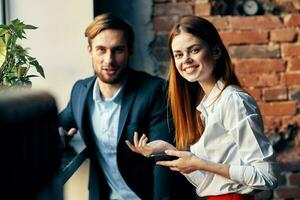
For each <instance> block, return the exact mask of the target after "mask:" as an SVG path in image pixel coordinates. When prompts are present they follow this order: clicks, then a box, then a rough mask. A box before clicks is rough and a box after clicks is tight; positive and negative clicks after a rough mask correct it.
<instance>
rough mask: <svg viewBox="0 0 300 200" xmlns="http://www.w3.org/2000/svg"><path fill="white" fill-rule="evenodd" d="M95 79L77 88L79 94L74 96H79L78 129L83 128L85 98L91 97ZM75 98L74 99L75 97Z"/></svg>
mask: <svg viewBox="0 0 300 200" xmlns="http://www.w3.org/2000/svg"><path fill="white" fill-rule="evenodd" d="M95 79H96V77H94V78H93V79H92V80H90V81H89V82H87V83H86V84H82V85H81V87H80V88H79V92H78V93H76V94H79V95H78V97H77V98H78V109H79V110H78V119H79V122H80V123H79V124H80V126H81V127H79V128H81V129H82V128H83V127H82V125H83V124H84V123H83V120H84V118H83V117H84V113H85V112H84V111H85V110H84V109H85V108H86V103H87V98H88V95H92V92H90V91H91V89H92V86H93V84H94V82H95ZM75 98H76V97H75Z"/></svg>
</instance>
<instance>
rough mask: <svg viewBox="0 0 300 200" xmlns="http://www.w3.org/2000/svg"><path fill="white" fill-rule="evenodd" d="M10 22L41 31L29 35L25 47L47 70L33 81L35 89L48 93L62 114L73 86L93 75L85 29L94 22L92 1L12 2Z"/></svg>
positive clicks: (29, 0)
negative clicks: (55, 101) (33, 27)
mask: <svg viewBox="0 0 300 200" xmlns="http://www.w3.org/2000/svg"><path fill="white" fill-rule="evenodd" d="M8 2H9V17H10V19H15V18H19V19H20V20H21V21H24V22H25V23H26V24H32V25H34V26H37V27H39V28H38V29H36V30H33V31H32V30H28V31H27V38H28V39H27V40H24V42H23V44H24V46H25V47H29V48H30V51H29V52H30V55H32V56H33V57H36V58H37V60H38V61H39V62H40V64H41V65H42V66H43V68H44V70H45V75H46V79H43V78H39V77H38V78H33V79H32V82H33V89H39V90H40V89H41V90H46V91H49V92H50V93H51V94H52V95H54V97H55V98H56V100H57V104H58V107H59V110H61V109H62V108H64V107H65V105H66V104H67V101H68V99H69V96H70V92H71V87H72V85H73V83H74V82H75V81H76V80H77V79H80V78H84V77H87V76H90V75H92V74H93V72H92V66H91V62H90V59H89V57H88V54H87V40H86V38H85V37H84V31H85V28H86V27H87V26H88V24H89V23H90V22H91V21H92V19H93V1H92V0H9V1H8Z"/></svg>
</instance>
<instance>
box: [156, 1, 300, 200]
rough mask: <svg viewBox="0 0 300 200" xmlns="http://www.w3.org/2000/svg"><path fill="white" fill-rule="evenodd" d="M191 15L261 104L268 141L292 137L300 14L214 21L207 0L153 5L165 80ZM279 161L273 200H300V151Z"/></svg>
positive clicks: (293, 149)
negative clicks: (278, 135) (174, 32)
mask: <svg viewBox="0 0 300 200" xmlns="http://www.w3.org/2000/svg"><path fill="white" fill-rule="evenodd" d="M186 14H192V15H199V16H204V17H206V18H207V19H208V20H210V21H211V22H212V23H213V24H214V25H215V26H216V28H217V29H218V30H219V33H220V35H221V37H222V39H223V41H224V43H225V45H226V47H227V49H228V51H229V53H230V55H231V58H232V60H233V63H234V66H235V72H236V74H237V76H238V78H239V80H240V82H241V84H242V86H243V87H244V88H245V89H246V90H247V91H248V92H249V93H250V94H252V95H253V97H254V98H255V99H256V100H257V102H258V105H259V107H260V109H261V112H262V115H263V118H264V124H265V132H266V134H267V135H269V134H271V133H274V132H279V131H282V132H287V126H288V124H294V125H296V126H298V127H299V126H300V115H299V112H300V104H299V102H300V101H299V100H300V14H297V13H293V14H287V15H285V16H275V15H263V16H252V17H245V16H210V14H211V5H210V3H208V1H205V0H154V10H153V25H154V30H155V32H156V39H155V41H154V43H153V44H152V46H151V50H152V53H153V55H154V57H155V58H156V60H157V62H158V63H159V64H160V70H161V71H160V72H158V73H159V75H160V76H163V77H166V76H167V73H168V68H169V66H168V65H169V53H168V48H167V38H168V31H169V30H170V29H171V27H172V26H173V25H174V23H175V22H176V21H177V20H178V19H179V17H180V16H182V15H186ZM298 132H299V129H298ZM278 160H280V161H281V163H282V169H283V171H282V176H281V179H282V180H281V183H280V184H281V186H280V187H279V188H278V189H277V190H276V191H275V192H274V194H273V196H274V197H273V199H286V198H295V199H296V198H297V199H300V187H299V185H300V181H299V180H300V178H299V177H300V174H299V173H300V147H297V146H295V145H294V143H293V141H290V142H289V144H288V145H286V148H285V149H284V150H283V151H282V152H279V153H278ZM298 161H299V162H298ZM291 165H292V166H293V168H292V170H291V168H289V167H287V166H291ZM271 196H272V195H271ZM262 199H266V196H264V197H262Z"/></svg>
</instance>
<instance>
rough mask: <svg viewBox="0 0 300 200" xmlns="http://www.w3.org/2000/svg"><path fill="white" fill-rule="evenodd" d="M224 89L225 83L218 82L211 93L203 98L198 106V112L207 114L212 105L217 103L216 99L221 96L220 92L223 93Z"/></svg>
mask: <svg viewBox="0 0 300 200" xmlns="http://www.w3.org/2000/svg"><path fill="white" fill-rule="evenodd" d="M223 88H224V83H223V81H222V80H218V81H217V82H216V84H215V85H214V87H213V89H212V90H211V91H210V93H209V94H208V95H205V96H204V97H203V99H202V101H201V102H200V104H199V105H198V106H197V110H199V111H200V112H201V113H207V111H208V110H209V107H211V106H212V104H214V103H215V101H216V98H217V97H218V95H220V92H221V91H222V89H223Z"/></svg>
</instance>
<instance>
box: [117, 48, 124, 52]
mask: <svg viewBox="0 0 300 200" xmlns="http://www.w3.org/2000/svg"><path fill="white" fill-rule="evenodd" d="M123 52H124V49H123V48H119V49H115V53H123Z"/></svg>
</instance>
